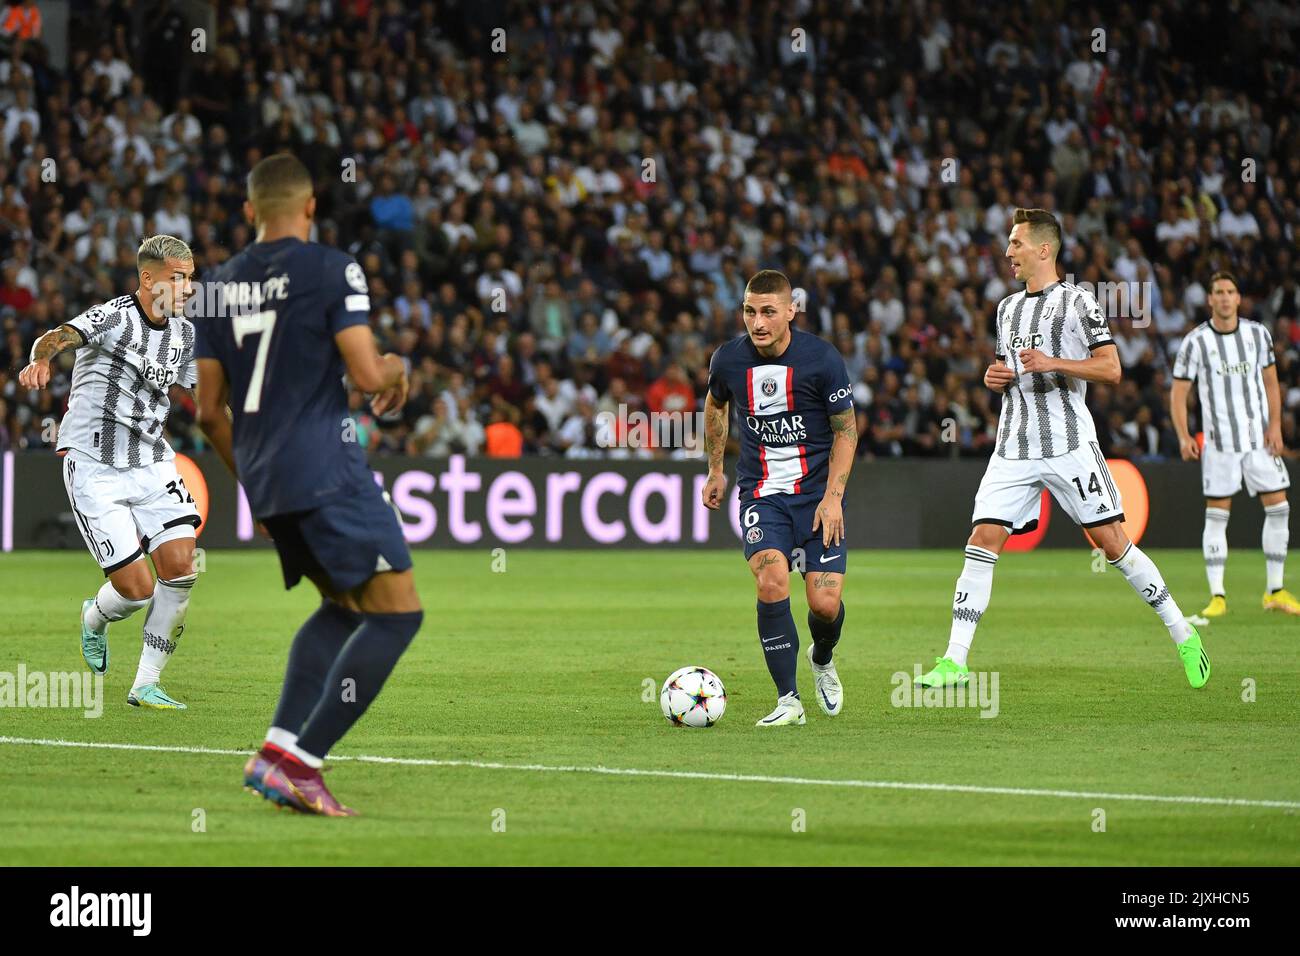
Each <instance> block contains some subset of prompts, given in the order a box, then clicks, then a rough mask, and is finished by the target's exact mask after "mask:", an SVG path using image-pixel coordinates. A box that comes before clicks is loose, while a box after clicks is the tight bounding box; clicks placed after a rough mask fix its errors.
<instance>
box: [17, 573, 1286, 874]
mask: <svg viewBox="0 0 1300 956" xmlns="http://www.w3.org/2000/svg"><path fill="white" fill-rule="evenodd" d="M1151 553H1152V556H1153V557H1154V559H1155V560H1156V562H1157V563H1158V564H1159V565H1160V567H1161V569H1162V570H1163V572H1164V575H1165V578H1166V580H1167V582H1168V584H1169V586H1170V588H1171V590H1172V591H1173V594H1174V596H1175V598H1176V599H1177V600H1178V601H1179V602H1180V603H1181V606H1182V608H1183V611H1184V613H1194V612H1195V611H1197V610H1199V608H1200V607H1201V605H1202V604H1203V603H1204V601H1205V596H1206V589H1205V582H1204V575H1203V568H1202V564H1201V558H1200V555H1199V554H1198V553H1195V552H1190V551H1153V552H1151ZM505 558H506V565H505V570H504V572H494V570H493V566H494V560H493V557H492V555H491V554H489V553H488V552H487V551H482V552H471V551H455V552H419V553H417V555H416V562H417V563H416V572H417V576H418V580H419V587H420V592H421V595H422V597H423V600H424V604H425V608H426V611H425V622H424V628H423V630H422V631H421V633H420V635H419V637H418V638H417V639H416V640H415V642H414V643H413V644H412V646H411V648H410V650H409V651H408V652H407V655H406V656H405V657H404V658H403V660H402V662H401V663H400V664H399V666H398V669H397V671H396V673H395V674H394V676H393V678H392V680H391V681H390V682H389V684H388V687H387V688H386V690H385V692H384V694H383V695H382V696H381V697H380V699H379V700H378V702H377V703H376V704H375V705H374V706H373V707H372V708H371V710H370V712H369V713H367V714H366V716H365V717H364V718H363V719H362V720H361V722H360V723H359V724H358V725H357V726H356V727H355V728H354V729H353V731H352V732H351V733H350V734H349V735H348V736H347V737H346V738H345V739H344V740H343V741H342V742H341V743H340V744H339V746H338V747H337V748H336V753H337V755H339V756H343V755H373V756H383V757H396V758H416V759H424V760H456V761H474V762H480V763H492V764H506V765H510V766H509V767H508V768H495V767H481V766H420V765H409V764H398V763H365V762H358V761H334V762H332V769H331V770H329V771H328V772H327V776H326V779H327V780H328V781H329V783H330V785H331V787H332V788H333V789H334V791H335V793H336V794H337V795H338V796H339V797H340V798H341V799H342V800H343V801H344V802H345V803H348V804H350V805H352V806H355V807H357V808H358V809H359V810H360V812H361V814H362V815H361V816H360V817H357V818H355V819H349V820H331V819H322V818H315V817H302V816H297V815H294V814H290V813H288V812H276V811H275V810H273V809H272V808H271V807H270V805H269V804H267V803H265V802H264V801H262V800H260V799H258V798H255V797H253V796H250V795H249V794H246V793H244V792H243V791H242V790H241V788H240V782H241V774H240V770H241V767H242V764H243V758H242V757H240V756H238V755H223V754H206V753H190V752H166V751H139V750H125V749H84V748H73V747H58V746H51V745H48V744H21V743H0V833H2V834H3V835H4V836H3V839H0V863H3V864H27V865H57V864H92V865H97V864H127V865H131V864H140V865H149V866H159V865H247V864H254V865H258V864H303V865H320V864H344V865H348V864H419V865H439V864H469V865H484V864H487V865H495V864H560V865H569V864H616V865H669V866H671V865H677V864H683V863H685V864H691V865H695V866H701V865H731V864H769V865H771V864H776V865H782V864H794V865H841V864H903V865H908V864H958V865H973V864H982V865H989V864H1087V865H1091V864H1137V865H1146V864H1165V865H1239V864H1266V865H1279V864H1290V865H1294V864H1296V863H1300V813H1297V811H1296V810H1295V809H1289V808H1272V807H1253V806H1218V805H1204V804H1194V803H1159V802H1142V801H1134V800H1125V799H1116V798H1115V797H1106V796H1091V795H1088V796H1062V795H1024V794H1002V793H981V792H973V793H972V792H960V791H949V790H942V789H935V790H925V789H881V788H874V787H839V786H826V785H819V784H813V783H808V782H799V783H793V782H783V781H772V780H737V779H710V778H708V777H694V778H680V777H679V778H665V777H655V776H643V775H615V774H594V773H590V772H580V771H568V772H561V771H556V772H548V771H542V770H538V769H521V768H524V767H531V768H536V767H596V766H602V767H606V768H614V769H635V770H643V771H676V772H696V773H701V774H719V775H723V774H734V775H746V776H758V777H798V778H805V780H841V781H842V780H854V781H870V782H896V783H905V784H944V785H952V786H973V787H980V788H984V787H989V788H1012V789H1031V790H1052V791H1070V792H1074V793H1083V794H1098V793H1100V794H1149V795H1161V796H1179V797H1227V798H1244V799H1248V800H1280V801H1288V802H1300V742H1298V740H1297V723H1298V721H1297V699H1298V695H1297V684H1298V683H1300V681H1298V679H1300V663H1298V662H1300V619H1296V618H1288V617H1284V616H1281V615H1278V614H1266V613H1264V612H1263V611H1261V610H1260V609H1259V598H1260V594H1261V593H1262V580H1263V558H1262V556H1261V555H1260V554H1258V553H1250V552H1244V551H1237V552H1235V553H1234V555H1233V558H1232V561H1231V562H1230V564H1229V566H1228V586H1229V591H1228V594H1229V600H1230V602H1231V603H1230V606H1231V611H1230V613H1229V615H1228V616H1227V617H1226V618H1224V619H1222V620H1220V621H1218V622H1215V623H1214V624H1212V625H1210V626H1208V627H1205V628H1202V634H1203V636H1204V639H1205V644H1206V648H1207V649H1208V651H1209V654H1210V657H1211V660H1212V661H1213V667H1214V674H1213V677H1212V679H1211V681H1210V684H1209V686H1208V687H1206V688H1205V689H1204V690H1202V691H1193V690H1191V689H1190V688H1189V687H1188V686H1187V684H1186V680H1185V678H1184V677H1183V673H1182V669H1181V667H1180V665H1179V663H1178V659H1177V657H1176V655H1175V653H1174V650H1173V645H1172V643H1171V642H1170V640H1169V638H1168V636H1167V634H1166V632H1165V629H1164V628H1163V627H1162V626H1161V625H1160V623H1159V621H1158V620H1157V619H1156V617H1155V615H1154V614H1153V613H1152V612H1151V611H1150V610H1149V609H1148V608H1147V606H1146V605H1145V604H1144V603H1143V602H1142V601H1141V600H1140V599H1139V598H1138V597H1137V596H1136V595H1135V594H1134V593H1133V592H1132V590H1131V589H1130V588H1129V586H1128V585H1127V584H1126V583H1125V582H1124V579H1123V578H1122V577H1121V576H1120V575H1119V574H1118V573H1117V572H1115V571H1114V570H1113V569H1110V568H1107V569H1106V571H1105V572H1103V573H1096V571H1095V570H1094V562H1093V559H1092V557H1091V555H1090V554H1089V552H1088V551H1087V550H1086V549H1084V548H1080V549H1078V550H1074V551H1041V552H1036V553H1032V554H1008V555H1006V556H1004V557H1003V559H1002V560H1001V561H1000V562H999V566H998V569H997V572H996V576H995V580H994V589H993V600H992V604H991V607H990V609H989V611H988V612H987V614H986V615H985V617H984V621H983V623H982V624H981V627H980V631H979V634H978V635H977V637H976V640H975V645H974V650H973V653H972V658H971V665H972V671H984V672H997V675H998V699H997V715H996V717H991V718H986V717H981V716H980V710H979V709H978V708H976V707H967V708H956V707H949V708H925V707H899V706H895V705H894V704H895V702H896V698H895V689H896V687H897V686H898V683H897V681H898V678H896V677H895V675H896V674H899V673H902V674H906V676H907V678H908V679H910V677H911V674H912V672H913V669H914V667H915V666H916V665H918V664H921V665H924V666H926V667H928V666H929V664H930V662H931V661H932V659H933V658H934V656H935V655H936V654H940V653H942V652H943V649H944V647H945V645H946V641H947V634H948V625H949V622H950V615H951V600H952V593H953V584H954V581H955V579H956V576H957V574H958V572H959V570H960V564H961V560H962V556H961V551H960V548H954V549H952V550H951V551H943V552H923V551H892V552H891V551H870V552H868V551H861V550H858V551H854V552H853V553H852V554H851V556H850V565H849V575H848V579H847V585H846V590H845V603H846V605H847V620H846V624H845V632H844V637H843V640H842V642H841V644H840V650H839V652H838V653H837V660H838V663H839V671H840V675H841V678H842V680H843V683H844V686H845V692H846V702H845V706H844V711H843V713H842V714H841V715H840V716H839V717H837V718H834V719H831V718H827V717H826V716H824V715H823V714H822V713H821V711H820V710H819V709H818V708H817V707H816V706H815V704H814V703H813V692H812V682H811V679H810V676H809V672H808V665H807V660H806V658H804V657H802V655H801V660H800V688H801V690H802V691H803V696H804V699H805V701H806V702H807V704H806V706H807V708H808V723H807V725H806V726H804V727H792V728H783V729H765V730H760V729H757V728H755V727H754V726H753V724H754V721H755V720H757V719H758V718H759V717H761V716H763V715H764V714H765V713H767V711H768V710H770V709H771V706H772V703H773V697H774V693H773V689H772V685H771V683H770V681H769V678H768V676H767V672H766V670H765V668H764V665H763V660H762V654H761V652H760V650H759V645H758V640H757V635H756V633H755V626H754V595H753V585H752V583H751V578H750V574H749V571H748V569H747V568H746V567H745V564H744V562H743V560H742V559H741V557H740V556H739V555H738V554H735V553H730V552H694V553H692V552H657V553H648V552H631V551H599V552H572V551H513V550H512V551H509V552H508V553H507V554H506V556H505ZM497 567H500V563H499V562H497ZM101 581H102V577H101V576H100V575H99V574H98V572H97V569H96V568H95V566H94V564H93V562H91V561H90V559H89V558H88V557H87V556H86V555H84V554H79V553H72V552H27V553H14V554H8V555H3V556H0V592H2V595H0V600H2V606H3V615H2V616H0V671H9V672H10V673H15V672H17V670H18V667H19V665H20V664H22V665H25V667H26V670H27V671H28V672H29V673H31V672H36V671H40V672H52V671H80V670H82V669H83V668H84V665H83V664H82V661H81V657H80V652H79V643H78V634H79V632H78V626H77V615H78V611H79V609H80V606H81V601H82V600H83V598H85V597H87V596H89V595H90V594H91V593H92V592H93V591H94V589H96V588H97V587H98V586H99V584H100V582H101ZM798 582H799V579H798V578H797V577H796V578H795V579H794V584H795V588H796V590H795V595H794V597H793V599H792V604H793V606H794V608H795V618H796V621H797V622H798V623H799V627H800V632H801V634H800V639H801V641H802V642H803V643H804V644H805V645H806V643H807V641H808V640H809V638H808V634H807V627H806V623H805V614H806V607H805V604H804V600H803V596H802V586H801V585H800V584H799V583H798ZM313 593H314V592H312V591H311V589H310V588H309V586H302V587H299V588H298V589H296V590H295V591H293V592H289V593H286V592H284V591H283V590H282V588H281V585H280V580H279V576H278V567H277V564H276V560H275V558H274V556H273V555H272V554H270V553H268V552H217V551H209V552H208V553H207V555H206V570H205V572H204V573H203V574H201V575H200V577H199V581H198V584H197V586H196V587H195V589H194V594H193V599H192V601H191V605H190V611H189V618H188V622H187V626H186V629H185V633H184V636H183V637H182V639H181V641H180V646H179V649H178V651H177V653H176V655H175V656H174V657H173V658H172V661H171V663H170V664H169V665H168V668H167V671H166V673H165V675H164V686H165V687H166V688H167V690H168V692H169V693H171V694H172V695H173V696H175V697H177V698H179V699H181V700H183V701H185V702H187V703H188V704H189V706H190V709H189V710H188V711H186V712H184V713H172V712H153V711H141V710H136V709H134V708H131V707H128V706H127V705H126V703H125V698H126V694H127V691H128V690H129V686H130V681H131V679H132V678H133V676H134V674H135V666H136V661H137V656H138V653H139V647H140V626H141V624H142V615H137V616H136V617H134V618H132V619H131V620H129V621H126V622H122V623H118V624H114V625H113V626H112V628H111V630H110V634H109V638H110V646H111V650H112V666H111V669H110V671H109V673H108V675H107V677H106V678H105V684H104V693H105V697H106V699H105V703H104V710H103V715H102V716H101V717H99V718H97V719H87V718H85V717H84V716H83V715H82V713H81V711H79V710H71V709H53V708H45V709H37V708H13V709H10V708H3V709H0V736H3V737H7V738H18V739H22V740H65V741H77V742H101V743H103V742H108V743H118V744H130V745H144V746H158V747H174V748H195V749H215V750H252V749H254V748H255V747H256V746H257V745H258V744H259V743H260V742H261V739H262V734H263V733H264V731H265V729H266V726H267V723H268V721H269V719H270V716H271V714H272V712H273V710H274V707H275V700H276V696H277V694H278V691H279V686H280V680H281V677H282V673H283V668H284V662H285V657H286V653H287V651H288V647H289V642H290V640H291V638H292V636H293V633H294V631H295V630H296V628H297V626H298V624H299V623H300V622H301V621H302V620H303V618H305V617H306V615H307V614H308V613H309V612H310V611H311V609H312V607H313V606H314V604H315V603H316V602H315V601H314V600H313ZM685 664H703V665H704V666H707V667H710V668H712V669H713V670H715V671H716V672H717V673H718V674H719V675H720V676H721V677H722V679H723V681H724V682H725V684H726V687H727V691H728V695H729V699H728V708H727V713H726V716H725V717H724V718H723V719H722V721H721V723H720V724H718V725H717V726H716V727H714V728H712V729H710V730H687V729H680V728H673V727H671V726H669V725H668V723H667V722H666V721H664V719H663V718H662V716H661V715H660V713H659V705H658V687H659V684H660V683H661V682H662V681H663V679H664V678H665V677H666V676H667V675H668V674H669V673H670V672H671V671H673V670H675V669H676V668H678V667H680V666H682V665H685ZM647 689H649V690H648V691H647ZM1251 697H1253V700H1251V699H1250V698H1251ZM646 698H649V699H648V700H647V699H646ZM1243 698H1246V699H1243ZM1103 823H1104V832H1099V828H1100V827H1101V826H1102V824H1103Z"/></svg>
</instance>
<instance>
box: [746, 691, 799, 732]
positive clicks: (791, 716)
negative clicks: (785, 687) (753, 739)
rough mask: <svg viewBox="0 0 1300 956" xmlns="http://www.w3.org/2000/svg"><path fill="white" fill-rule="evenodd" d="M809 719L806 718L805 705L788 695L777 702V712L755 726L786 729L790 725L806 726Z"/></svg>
mask: <svg viewBox="0 0 1300 956" xmlns="http://www.w3.org/2000/svg"><path fill="white" fill-rule="evenodd" d="M806 723H808V718H807V717H805V716H804V713H803V704H802V703H800V701H799V698H798V697H796V696H795V695H794V694H786V695H785V696H784V697H782V698H781V699H780V700H778V701H777V702H776V710H774V711H772V712H771V713H770V714H768V715H767V716H766V717H764V718H763V719H762V720H760V721H759V722H758V723H757V724H755V725H754V726H756V727H785V726H787V725H789V724H806Z"/></svg>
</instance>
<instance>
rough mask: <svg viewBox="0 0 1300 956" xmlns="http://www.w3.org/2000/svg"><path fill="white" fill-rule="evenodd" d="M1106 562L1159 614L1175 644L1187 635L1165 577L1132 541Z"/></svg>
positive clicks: (1189, 631)
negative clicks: (1118, 554) (1122, 550)
mask: <svg viewBox="0 0 1300 956" xmlns="http://www.w3.org/2000/svg"><path fill="white" fill-rule="evenodd" d="M1110 563H1111V565H1112V566H1113V567H1114V568H1115V569H1116V570H1118V571H1119V572H1120V573H1121V574H1123V575H1124V579H1125V580H1126V581H1128V583H1129V584H1130V585H1132V587H1133V590H1134V591H1136V592H1137V593H1138V594H1139V595H1140V596H1141V598H1142V600H1144V601H1146V602H1147V604H1149V605H1151V608H1152V610H1154V611H1155V612H1156V613H1157V614H1158V615H1160V620H1161V621H1162V622H1164V625H1165V627H1167V628H1169V636H1170V637H1172V638H1173V639H1174V643H1175V644H1181V643H1183V641H1185V640H1187V638H1189V637H1190V636H1191V634H1192V630H1191V628H1190V627H1189V626H1188V625H1187V621H1186V620H1184V619H1183V612H1182V611H1180V610H1179V609H1178V602H1177V601H1175V600H1174V598H1173V595H1171V594H1170V593H1169V588H1168V587H1166V586H1165V579H1164V577H1163V576H1161V574H1160V569H1159V568H1157V567H1156V565H1155V562H1154V561H1152V560H1151V559H1150V558H1148V557H1147V556H1146V555H1145V554H1144V553H1143V552H1142V550H1141V549H1140V548H1138V546H1137V545H1136V544H1133V543H1132V542H1131V541H1130V542H1129V544H1128V546H1127V547H1126V548H1125V549H1124V552H1123V553H1122V554H1121V555H1120V556H1119V557H1118V558H1115V559H1114V560H1112V561H1111V562H1110Z"/></svg>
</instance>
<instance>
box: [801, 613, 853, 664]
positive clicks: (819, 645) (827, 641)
mask: <svg viewBox="0 0 1300 956" xmlns="http://www.w3.org/2000/svg"><path fill="white" fill-rule="evenodd" d="M792 619H793V618H792ZM843 629H844V602H843V601H841V602H840V613H839V614H837V615H836V616H835V620H833V621H824V620H822V619H821V618H820V617H818V616H817V615H816V614H814V613H813V612H812V611H809V612H808V631H809V633H811V634H812V639H813V651H812V661H813V663H814V664H818V665H825V664H829V663H830V662H831V657H832V653H833V651H834V650H835V645H836V644H838V643H839V642H840V631H842V630H843Z"/></svg>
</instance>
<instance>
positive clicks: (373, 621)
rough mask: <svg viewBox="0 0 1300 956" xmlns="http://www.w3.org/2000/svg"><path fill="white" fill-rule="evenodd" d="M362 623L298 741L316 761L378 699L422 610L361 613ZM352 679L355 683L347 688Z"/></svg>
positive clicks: (415, 630)
mask: <svg viewBox="0 0 1300 956" xmlns="http://www.w3.org/2000/svg"><path fill="white" fill-rule="evenodd" d="M361 619H362V623H361V627H359V628H358V629H357V631H356V633H354V634H353V635H352V636H351V637H350V638H348V642H347V644H345V645H344V646H343V650H342V651H341V652H340V653H339V655H338V658H337V659H336V660H335V661H334V666H333V667H331V668H330V670H329V674H328V675H327V676H326V678H325V687H324V689H323V690H322V692H321V696H320V700H319V702H318V703H317V704H316V708H315V710H313V711H312V712H311V716H310V717H308V718H307V723H306V725H305V726H304V727H303V728H302V734H301V735H300V736H299V737H298V746H299V747H300V748H301V749H302V750H305V751H306V752H307V753H309V754H311V755H312V756H313V757H320V758H322V759H323V758H324V757H325V755H326V754H328V753H329V752H330V748H331V747H333V746H334V745H335V744H336V743H338V742H339V740H341V739H342V738H343V735H344V734H346V733H347V732H348V731H349V730H351V729H352V725H353V724H355V723H356V722H357V721H358V720H360V719H361V715H362V714H364V713H365V712H366V708H367V707H369V706H370V704H371V702H372V701H374V699H375V698H376V697H378V696H379V691H380V690H381V689H382V688H383V686H384V681H386V680H388V675H389V674H391V673H392V672H393V668H394V667H396V666H397V659H398V658H399V657H401V656H402V652H403V651H405V650H406V648H407V645H409V644H410V643H411V640H412V639H413V638H414V637H415V635H416V632H418V631H419V630H420V623H421V622H422V621H423V620H424V612H423V611H412V612H410V613H407V614H363V615H361ZM348 680H350V681H352V682H353V683H351V684H350V685H346V686H345V685H344V681H348Z"/></svg>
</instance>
